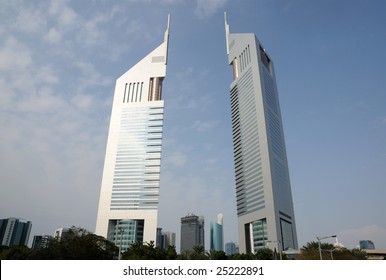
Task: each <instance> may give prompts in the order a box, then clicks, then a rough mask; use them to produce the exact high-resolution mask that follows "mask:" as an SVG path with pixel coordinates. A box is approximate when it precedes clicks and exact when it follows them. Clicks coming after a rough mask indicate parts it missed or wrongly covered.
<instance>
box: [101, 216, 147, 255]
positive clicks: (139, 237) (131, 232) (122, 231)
mask: <svg viewBox="0 0 386 280" xmlns="http://www.w3.org/2000/svg"><path fill="white" fill-rule="evenodd" d="M143 228H144V220H117V221H116V224H115V227H114V230H113V231H112V232H111V236H109V238H108V239H109V240H110V241H112V242H114V244H115V245H116V246H117V247H119V248H121V250H122V251H126V250H127V249H128V248H129V246H130V244H132V243H135V242H139V243H142V242H143Z"/></svg>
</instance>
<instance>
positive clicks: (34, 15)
mask: <svg viewBox="0 0 386 280" xmlns="http://www.w3.org/2000/svg"><path fill="white" fill-rule="evenodd" d="M18 11H19V13H18V14H17V16H16V18H15V20H14V23H13V24H14V27H15V28H16V29H18V30H20V31H23V32H27V33H31V32H32V33H35V32H40V31H42V30H43V29H44V28H45V25H46V21H45V19H44V15H43V14H42V12H41V10H39V9H38V8H35V7H34V8H32V7H28V6H27V5H23V8H22V9H20V8H19V9H18Z"/></svg>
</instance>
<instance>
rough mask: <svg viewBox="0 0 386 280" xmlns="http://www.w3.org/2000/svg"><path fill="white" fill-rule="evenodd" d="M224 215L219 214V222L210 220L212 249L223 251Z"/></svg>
mask: <svg viewBox="0 0 386 280" xmlns="http://www.w3.org/2000/svg"><path fill="white" fill-rule="evenodd" d="M222 223H223V215H222V214H218V215H217V222H210V249H211V250H215V251H223V250H224V243H223V236H224V234H223V225H222Z"/></svg>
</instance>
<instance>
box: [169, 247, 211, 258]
mask: <svg viewBox="0 0 386 280" xmlns="http://www.w3.org/2000/svg"><path fill="white" fill-rule="evenodd" d="M177 259H179V260H208V259H209V257H208V256H207V254H206V253H205V247H204V246H203V245H201V244H196V245H194V246H193V248H192V250H185V251H183V252H182V253H181V254H180V255H179V256H178V257H177Z"/></svg>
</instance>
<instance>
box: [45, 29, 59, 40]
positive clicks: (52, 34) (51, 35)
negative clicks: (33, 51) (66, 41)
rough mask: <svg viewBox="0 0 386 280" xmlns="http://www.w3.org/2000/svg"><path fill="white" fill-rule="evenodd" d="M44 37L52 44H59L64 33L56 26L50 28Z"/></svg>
mask: <svg viewBox="0 0 386 280" xmlns="http://www.w3.org/2000/svg"><path fill="white" fill-rule="evenodd" d="M44 39H45V40H46V41H47V42H48V43H50V44H58V43H60V41H61V40H62V35H61V34H60V32H59V31H58V30H57V29H56V28H50V30H49V31H48V33H47V34H46V35H44Z"/></svg>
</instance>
